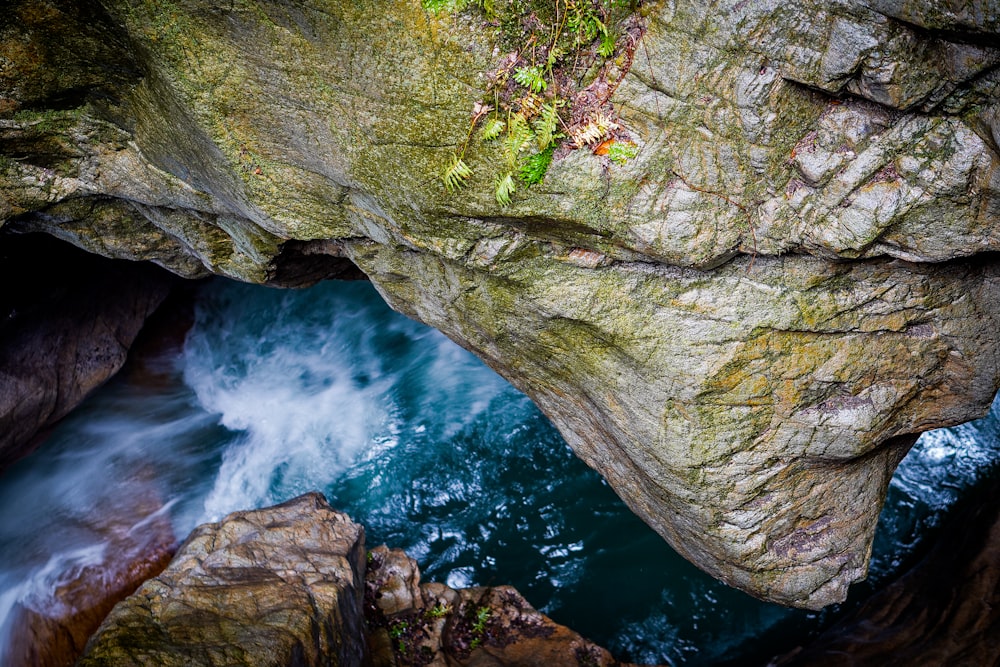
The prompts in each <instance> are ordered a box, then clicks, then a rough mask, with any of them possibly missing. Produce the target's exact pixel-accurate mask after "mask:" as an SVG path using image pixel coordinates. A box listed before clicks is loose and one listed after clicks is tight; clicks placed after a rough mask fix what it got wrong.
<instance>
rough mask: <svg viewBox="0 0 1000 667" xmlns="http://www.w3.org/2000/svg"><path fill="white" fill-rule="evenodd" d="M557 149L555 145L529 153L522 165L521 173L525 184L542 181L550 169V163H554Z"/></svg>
mask: <svg viewBox="0 0 1000 667" xmlns="http://www.w3.org/2000/svg"><path fill="white" fill-rule="evenodd" d="M555 151H556V147H555V146H549V147H548V148H546V149H545V150H543V151H541V152H540V153H535V154H534V155H529V156H528V157H527V158H526V159H525V161H524V164H522V165H521V173H520V174H519V175H520V177H521V180H522V181H524V184H525V185H534V184H535V183H541V182H542V179H543V178H545V173H546V172H547V171H548V170H549V165H550V164H552V155H553V153H555Z"/></svg>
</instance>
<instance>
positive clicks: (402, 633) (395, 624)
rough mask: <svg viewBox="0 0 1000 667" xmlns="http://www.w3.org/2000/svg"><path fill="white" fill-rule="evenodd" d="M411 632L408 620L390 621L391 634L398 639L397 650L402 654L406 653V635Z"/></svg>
mask: <svg viewBox="0 0 1000 667" xmlns="http://www.w3.org/2000/svg"><path fill="white" fill-rule="evenodd" d="M409 632H410V625H409V623H407V622H406V621H391V622H390V623H389V636H390V637H392V638H393V639H394V640H396V652H397V653H399V654H400V655H405V654H406V637H407V635H408V634H409Z"/></svg>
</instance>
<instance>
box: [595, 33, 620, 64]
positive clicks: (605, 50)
mask: <svg viewBox="0 0 1000 667" xmlns="http://www.w3.org/2000/svg"><path fill="white" fill-rule="evenodd" d="M617 41H618V40H617V39H615V36H614V35H612V34H611V33H604V34H603V35H602V36H601V44H600V46H598V47H597V53H598V54H599V55H600V56H602V57H604V58H610V57H611V56H612V55H614V52H615V46H617Z"/></svg>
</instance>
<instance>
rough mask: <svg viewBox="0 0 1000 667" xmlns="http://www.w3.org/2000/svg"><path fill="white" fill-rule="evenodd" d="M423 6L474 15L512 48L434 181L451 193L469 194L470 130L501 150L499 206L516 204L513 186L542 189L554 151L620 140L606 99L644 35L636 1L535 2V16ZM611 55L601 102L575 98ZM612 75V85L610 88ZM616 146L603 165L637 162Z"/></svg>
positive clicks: (436, 3) (466, 3) (459, 3)
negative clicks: (585, 77) (599, 63)
mask: <svg viewBox="0 0 1000 667" xmlns="http://www.w3.org/2000/svg"><path fill="white" fill-rule="evenodd" d="M421 3H422V5H423V7H424V9H426V10H427V11H430V12H433V13H435V14H438V13H441V12H457V11H462V10H465V9H467V8H472V7H477V8H479V9H481V10H482V11H483V13H484V14H485V15H486V17H487V18H488V19H490V20H491V24H490V25H492V26H495V27H496V28H497V30H498V31H499V32H502V33H503V34H504V35H506V37H507V39H508V41H507V42H505V43H506V44H508V45H512V42H513V44H515V45H516V46H515V50H514V51H511V52H509V53H508V54H507V55H505V56H503V57H502V58H501V60H500V62H499V64H498V65H497V67H496V69H495V70H494V71H492V72H491V73H490V77H489V80H490V84H489V85H488V87H487V94H489V95H492V97H493V100H492V104H487V103H486V102H485V101H484V100H480V101H478V102H476V103H475V105H474V106H473V110H472V114H471V120H470V123H469V131H468V134H467V136H466V139H465V141H464V142H463V143H462V145H461V147H460V149H458V150H457V151H456V153H455V155H454V157H453V158H452V160H451V162H450V163H449V165H448V167H447V168H446V169H445V170H444V172H443V173H442V175H441V180H442V182H443V183H444V186H445V188H446V189H447V190H448V191H449V192H452V191H454V190H456V189H458V188H460V187H462V186H464V185H467V184H468V182H469V180H470V179H471V178H472V176H473V169H472V167H471V166H470V165H469V163H468V162H466V160H465V156H466V152H467V150H468V147H469V143H470V140H471V138H472V136H473V134H474V133H475V132H476V130H477V128H478V129H479V133H478V136H479V139H480V140H481V141H483V142H498V145H499V147H500V149H501V152H502V155H503V157H504V161H505V163H506V168H505V169H502V170H501V171H500V174H499V175H498V176H497V178H496V181H495V182H494V198H495V199H496V201H497V203H498V204H499V205H501V206H508V205H510V204H511V203H512V202H513V197H514V195H515V193H516V192H517V188H518V181H520V183H521V184H522V185H523V186H524V187H530V186H532V185H535V184H538V183H541V182H542V181H543V180H544V178H545V174H546V173H547V171H548V169H549V167H550V166H551V164H552V162H553V160H554V158H555V156H556V149H557V148H558V147H559V146H561V145H564V146H567V147H568V149H570V150H572V149H578V148H582V147H584V146H592V145H594V144H597V143H599V142H602V141H605V140H607V139H609V138H613V137H615V136H619V137H622V136H626V137H627V134H626V133H625V132H624V131H620V130H621V128H620V126H619V124H618V122H617V114H615V112H614V109H613V108H612V107H611V105H610V103H608V98H609V97H610V95H611V94H612V93H613V92H614V90H615V88H617V85H618V83H619V82H620V81H621V78H622V77H623V76H624V73H623V72H625V71H627V70H628V68H629V66H630V65H631V62H632V54H633V52H634V50H635V47H636V44H637V42H638V38H639V35H641V30H642V28H641V24H640V22H639V21H638V19H634V18H632V17H633V14H634V13H635V12H636V10H637V6H638V3H637V2H636V1H635V0H631V1H630V0H536V3H535V4H536V7H537V11H532V12H525V11H522V9H523V8H522V7H521V6H520V5H518V4H517V3H513V2H510V1H509V0H421ZM497 3H503V6H504V8H505V10H506V11H505V12H498V11H497ZM549 3H551V6H549ZM500 14H502V15H500ZM508 14H509V16H508ZM546 22H548V23H549V25H545V23H546ZM609 26H611V27H610V28H609ZM619 34H621V35H627V36H628V40H626V41H625V46H624V47H620V45H619V42H620V41H622V40H621V39H619V37H618V36H617V35H619ZM508 48H509V46H508ZM616 53H619V54H620V57H619V58H618V60H616V61H615V63H616V64H615V67H613V68H608V67H604V66H603V65H602V66H600V67H598V68H597V72H598V74H597V77H598V79H600V83H601V86H602V87H601V88H600V91H601V93H600V95H596V94H590V95H589V96H588V95H578V94H577V93H578V92H580V87H581V86H582V85H583V83H582V78H583V75H582V73H583V72H587V71H590V72H593V71H594V68H593V66H592V65H593V63H595V61H597V60H598V59H607V60H609V61H610V59H611V58H612V57H613V56H615V54H616ZM612 70H614V71H615V72H616V74H615V76H616V77H618V78H617V79H616V80H614V81H608V80H607V78H608V77H610V75H609V74H608V72H609V71H612ZM588 76H591V75H588ZM601 77H605V78H604V79H602V78H601ZM595 83H596V82H595ZM584 92H585V91H584ZM574 100H575V101H577V102H578V103H577V104H575V105H574ZM580 100H583V102H580ZM581 105H582V106H581ZM621 143H623V144H625V145H623V146H620V147H619V148H618V149H616V152H615V154H614V155H611V156H609V159H611V161H612V162H614V163H615V164H623V163H624V162H625V161H627V160H628V159H631V158H632V157H634V156H635V153H631V154H630V152H629V151H630V150H633V149H634V146H635V145H634V144H632V143H631V142H628V141H625V142H621ZM629 146H631V147H632V148H631V149H630V148H629Z"/></svg>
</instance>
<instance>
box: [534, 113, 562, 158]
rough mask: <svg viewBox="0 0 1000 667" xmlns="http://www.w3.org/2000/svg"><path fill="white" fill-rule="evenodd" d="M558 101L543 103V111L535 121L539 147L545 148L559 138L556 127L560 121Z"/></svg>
mask: <svg viewBox="0 0 1000 667" xmlns="http://www.w3.org/2000/svg"><path fill="white" fill-rule="evenodd" d="M558 107H559V104H558V101H554V102H552V103H551V104H543V105H542V113H541V116H540V117H539V118H538V120H536V121H535V123H534V130H535V141H536V142H538V149H539V150H544V149H546V148H548V147H549V145H550V144H552V142H554V141H555V140H556V138H557V135H556V127H557V126H558V123H559V111H558Z"/></svg>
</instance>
